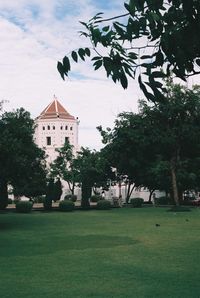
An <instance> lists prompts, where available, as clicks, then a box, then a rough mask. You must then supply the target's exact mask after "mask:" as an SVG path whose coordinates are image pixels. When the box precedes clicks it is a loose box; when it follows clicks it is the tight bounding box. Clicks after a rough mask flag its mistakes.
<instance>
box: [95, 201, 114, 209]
mask: <svg viewBox="0 0 200 298" xmlns="http://www.w3.org/2000/svg"><path fill="white" fill-rule="evenodd" d="M110 208H111V203H110V201H108V200H100V201H98V202H97V209H99V210H109V209H110Z"/></svg>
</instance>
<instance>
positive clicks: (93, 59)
mask: <svg viewBox="0 0 200 298" xmlns="http://www.w3.org/2000/svg"><path fill="white" fill-rule="evenodd" d="M99 59H101V57H100V56H95V57H93V58H92V59H91V60H92V61H95V60H99Z"/></svg>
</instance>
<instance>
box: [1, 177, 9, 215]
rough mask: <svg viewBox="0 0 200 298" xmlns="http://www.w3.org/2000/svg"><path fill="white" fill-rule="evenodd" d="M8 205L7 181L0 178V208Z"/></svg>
mask: <svg viewBox="0 0 200 298" xmlns="http://www.w3.org/2000/svg"><path fill="white" fill-rule="evenodd" d="M7 206H8V187H7V181H6V180H5V179H4V178H0V210H4V209H6V207H7Z"/></svg>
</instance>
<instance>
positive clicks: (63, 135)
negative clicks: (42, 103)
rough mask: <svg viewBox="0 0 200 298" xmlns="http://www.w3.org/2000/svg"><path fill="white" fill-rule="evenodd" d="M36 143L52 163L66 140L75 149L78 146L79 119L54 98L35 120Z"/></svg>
mask: <svg viewBox="0 0 200 298" xmlns="http://www.w3.org/2000/svg"><path fill="white" fill-rule="evenodd" d="M35 123H36V129H35V142H36V144H37V145H38V147H40V148H43V149H44V150H45V151H46V154H47V155H48V157H47V162H48V163H51V162H52V161H53V160H54V159H55V158H56V157H57V155H58V153H57V152H56V151H55V149H57V148H61V147H62V146H63V145H64V143H65V142H66V140H68V141H69V143H70V144H71V145H73V148H74V154H75V153H76V152H77V151H78V150H79V146H78V124H79V120H78V118H75V117H74V116H72V115H70V114H69V113H68V112H67V111H66V109H65V108H64V107H63V106H62V105H61V104H60V102H59V101H58V100H57V98H56V97H55V96H54V99H53V101H52V102H51V103H50V104H49V105H48V106H47V107H46V108H45V109H44V110H43V111H42V113H41V114H40V116H38V117H37V118H36V120H35Z"/></svg>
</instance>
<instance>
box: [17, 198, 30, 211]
mask: <svg viewBox="0 0 200 298" xmlns="http://www.w3.org/2000/svg"><path fill="white" fill-rule="evenodd" d="M15 207H16V211H17V212H19V213H30V212H31V210H32V207H33V203H32V202H30V201H18V202H17V203H16V205H15Z"/></svg>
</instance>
